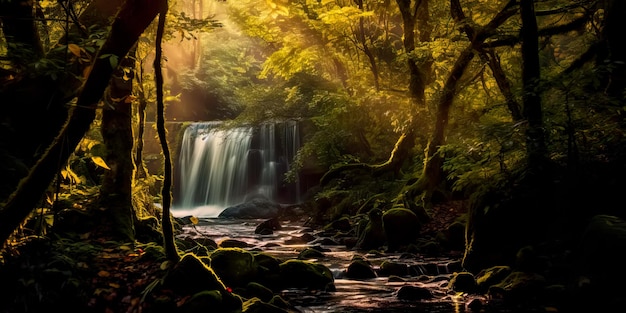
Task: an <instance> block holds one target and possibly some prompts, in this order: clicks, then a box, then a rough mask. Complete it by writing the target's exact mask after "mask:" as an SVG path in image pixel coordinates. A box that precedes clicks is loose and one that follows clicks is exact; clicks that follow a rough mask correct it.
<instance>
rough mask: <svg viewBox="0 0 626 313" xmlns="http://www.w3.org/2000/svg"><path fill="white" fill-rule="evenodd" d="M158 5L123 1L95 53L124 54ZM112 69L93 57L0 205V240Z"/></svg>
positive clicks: (84, 125) (37, 193) (52, 170)
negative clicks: (53, 129) (62, 117)
mask: <svg viewBox="0 0 626 313" xmlns="http://www.w3.org/2000/svg"><path fill="white" fill-rule="evenodd" d="M161 5H163V4H162V3H161V1H159V2H157V3H155V2H154V1H150V0H128V1H126V3H125V4H124V6H123V7H122V8H121V9H120V11H119V13H118V14H117V16H116V18H115V21H114V22H113V25H112V27H111V32H110V33H109V36H108V38H107V40H106V42H105V43H104V45H103V46H102V48H101V49H100V51H99V53H98V55H99V56H100V55H116V56H118V57H124V56H125V55H126V54H127V53H128V51H129V50H130V49H131V48H132V46H133V45H134V44H135V42H136V41H137V39H138V38H139V36H140V35H141V33H143V31H144V30H145V29H146V27H147V26H148V25H149V24H150V23H151V22H152V20H154V18H155V17H156V15H157V13H158V11H159V9H160V6H161ZM113 70H114V69H113V68H112V67H111V64H110V62H109V60H108V59H107V58H100V57H96V58H95V63H94V65H93V68H92V70H91V73H90V75H89V77H88V78H87V81H86V82H85V84H84V85H83V88H82V90H81V92H80V95H79V97H78V100H77V105H76V106H75V107H74V108H73V109H72V111H71V113H70V117H69V118H68V120H67V122H66V123H65V124H64V126H63V128H62V130H61V132H60V133H59V134H58V135H57V137H56V138H55V140H54V141H53V143H52V144H51V145H50V147H49V148H48V149H47V150H46V151H45V153H44V154H43V155H42V156H41V158H40V159H39V160H38V161H37V163H36V164H35V165H34V166H33V167H32V168H31V169H30V171H29V174H28V176H27V177H25V178H24V179H23V180H22V181H21V182H20V184H19V185H18V186H17V188H16V191H15V192H14V193H12V194H11V196H9V199H8V200H7V202H6V203H5V204H4V205H3V207H2V209H0V221H2V223H0V242H2V243H3V244H4V243H5V242H6V240H7V239H8V238H9V237H10V236H11V234H12V233H13V231H14V230H15V229H16V228H17V227H18V226H19V225H20V223H21V222H22V221H24V219H25V218H26V217H27V216H28V214H29V213H30V212H31V211H32V209H33V208H34V207H35V206H36V204H37V203H38V202H39V200H40V199H41V197H42V196H43V194H44V192H45V191H46V189H47V188H48V186H49V185H50V183H51V182H52V180H53V179H54V177H55V175H56V173H57V168H58V164H59V163H61V164H64V163H66V162H67V160H68V158H69V156H70V155H71V153H72V152H73V151H74V149H75V148H76V146H77V145H78V143H79V142H80V141H81V139H82V138H83V136H84V135H85V133H86V132H87V131H88V130H89V128H90V126H91V123H92V122H93V120H94V118H95V110H96V108H97V104H98V103H99V102H100V99H101V98H102V95H103V93H104V90H105V89H106V87H107V86H108V84H109V79H110V78H111V75H112V73H113Z"/></svg>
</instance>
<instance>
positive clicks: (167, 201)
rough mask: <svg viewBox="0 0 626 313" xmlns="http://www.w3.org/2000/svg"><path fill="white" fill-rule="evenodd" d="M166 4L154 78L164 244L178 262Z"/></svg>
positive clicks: (157, 44) (157, 46)
mask: <svg viewBox="0 0 626 313" xmlns="http://www.w3.org/2000/svg"><path fill="white" fill-rule="evenodd" d="M165 1H166V5H165V6H163V7H162V8H161V10H160V11H159V24H158V27H157V38H156V47H155V50H156V53H155V56H154V73H155V75H154V78H155V83H156V89H157V90H156V98H157V99H156V100H157V133H158V134H159V141H160V143H161V150H162V152H163V163H164V164H163V187H162V189H161V200H162V206H163V214H162V219H161V227H162V228H163V246H164V248H165V255H166V257H167V259H168V260H171V261H174V262H178V260H180V256H179V255H178V251H177V250H176V244H175V243H174V231H173V226H172V219H171V217H170V207H171V205H172V159H171V157H170V149H169V147H168V145H167V130H166V129H165V107H164V106H165V105H164V103H163V69H162V66H161V58H162V51H161V43H162V41H163V32H164V28H165V16H166V15H167V0H165Z"/></svg>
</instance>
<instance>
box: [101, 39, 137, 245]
mask: <svg viewBox="0 0 626 313" xmlns="http://www.w3.org/2000/svg"><path fill="white" fill-rule="evenodd" d="M133 50H134V49H133ZM134 68H135V57H134V51H131V52H130V53H129V55H128V56H127V57H125V58H124V59H122V62H120V64H119V66H118V67H117V69H116V71H115V73H114V74H113V78H111V82H110V84H109V93H108V95H107V97H106V98H105V100H104V102H105V105H104V107H103V108H102V123H101V125H100V133H101V134H102V140H103V143H104V145H105V147H106V156H105V162H106V164H107V165H108V166H109V170H107V171H105V173H104V176H103V179H102V184H101V187H100V199H99V202H100V206H101V207H102V208H105V209H106V212H105V214H104V216H105V217H106V220H105V221H103V223H102V224H101V225H103V226H104V227H106V228H109V230H110V231H111V235H113V236H114V237H119V238H120V239H123V240H126V241H130V242H133V241H134V239H135V238H134V231H133V221H134V218H135V217H134V210H133V206H132V178H133V170H134V166H133V158H132V150H133V132H132V107H131V103H132V101H131V100H132V99H131V97H130V96H131V93H132V91H133V83H132V82H133V76H134V74H133V73H134Z"/></svg>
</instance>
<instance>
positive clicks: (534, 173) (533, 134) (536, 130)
mask: <svg viewBox="0 0 626 313" xmlns="http://www.w3.org/2000/svg"><path fill="white" fill-rule="evenodd" d="M520 15H521V18H522V30H521V37H522V83H523V94H522V101H523V106H524V109H523V113H524V117H525V118H526V120H527V122H528V127H527V129H526V153H527V163H528V173H529V174H530V176H531V177H538V176H541V175H542V174H544V172H543V169H544V165H545V164H544V163H545V156H546V143H545V138H544V132H543V116H542V115H543V113H542V110H541V96H540V94H539V90H538V85H539V80H540V79H541V74H540V70H539V35H538V32H537V19H536V17H535V8H534V2H533V0H522V1H521V2H520Z"/></svg>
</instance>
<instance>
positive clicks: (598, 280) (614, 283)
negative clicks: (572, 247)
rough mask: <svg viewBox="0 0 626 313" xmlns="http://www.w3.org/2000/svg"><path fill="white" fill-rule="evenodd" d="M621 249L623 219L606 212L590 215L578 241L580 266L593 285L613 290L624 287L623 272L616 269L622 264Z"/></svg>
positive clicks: (625, 244) (624, 244) (625, 247)
mask: <svg viewBox="0 0 626 313" xmlns="http://www.w3.org/2000/svg"><path fill="white" fill-rule="evenodd" d="M624 251H626V220H624V219H622V218H619V217H616V216H610V215H596V216H594V217H593V218H591V220H590V222H589V224H588V225H587V227H586V229H585V232H584V234H583V237H582V241H581V257H582V260H581V261H582V270H583V272H584V273H585V275H587V276H588V277H589V278H590V279H591V282H592V284H593V285H594V287H598V288H601V289H604V290H606V291H611V292H616V293H619V292H621V293H623V292H624V291H626V287H624V284H623V281H624V280H626V273H625V272H624V271H620V270H616V269H619V268H622V267H623V266H624V264H626V254H625V253H624ZM615 289H617V290H615ZM618 290H619V291H618Z"/></svg>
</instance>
